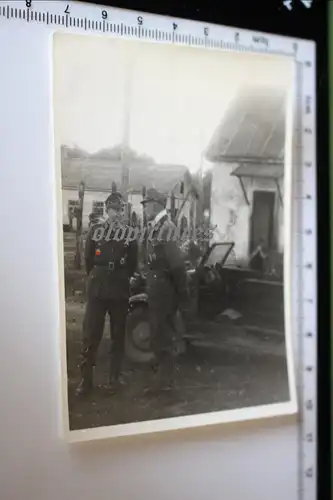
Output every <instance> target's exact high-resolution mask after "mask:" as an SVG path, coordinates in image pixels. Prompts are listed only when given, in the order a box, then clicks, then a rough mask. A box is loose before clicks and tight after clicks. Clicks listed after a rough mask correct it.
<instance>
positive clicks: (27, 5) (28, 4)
mask: <svg viewBox="0 0 333 500" xmlns="http://www.w3.org/2000/svg"><path fill="white" fill-rule="evenodd" d="M25 6H26V7H27V8H28V9H29V7H31V0H26V2H25Z"/></svg>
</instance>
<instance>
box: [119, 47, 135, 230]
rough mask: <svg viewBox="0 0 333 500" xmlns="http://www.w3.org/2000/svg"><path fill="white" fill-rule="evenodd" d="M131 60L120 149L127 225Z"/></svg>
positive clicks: (128, 70)
mask: <svg viewBox="0 0 333 500" xmlns="http://www.w3.org/2000/svg"><path fill="white" fill-rule="evenodd" d="M132 65H133V62H132V58H131V57H130V58H129V61H128V69H127V75H126V82H125V106H124V128H123V141H122V148H121V192H122V195H123V200H124V203H125V213H124V217H125V220H126V222H127V223H129V210H128V187H129V176H130V169H129V157H128V156H129V155H128V152H129V148H130V128H131V100H132V99H131V97H132V78H133V75H132V70H133V68H132Z"/></svg>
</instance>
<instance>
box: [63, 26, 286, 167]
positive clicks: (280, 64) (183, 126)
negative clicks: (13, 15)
mask: <svg viewBox="0 0 333 500" xmlns="http://www.w3.org/2000/svg"><path fill="white" fill-rule="evenodd" d="M290 68H291V64H290V61H289V60H286V59H285V58H283V57H278V58H277V57H273V56H265V55H260V56H257V55H249V54H236V53H234V52H233V53H231V52H224V51H215V50H205V49H196V48H191V47H179V46H178V47H176V46H172V45H162V44H158V43H148V42H135V41H130V40H117V39H112V38H107V37H99V36H87V35H68V34H56V35H55V39H54V96H55V99H54V103H55V122H56V123H55V126H56V128H57V141H58V143H60V144H67V145H69V146H73V145H77V146H79V147H81V148H83V149H86V150H87V151H89V152H94V151H97V150H99V149H101V148H108V147H112V146H114V145H115V144H119V143H121V142H122V141H123V140H127V139H126V137H125V129H126V122H125V116H126V115H129V116H130V119H129V126H128V127H127V128H128V130H129V134H128V143H129V146H130V147H131V148H133V149H135V150H136V151H137V152H138V153H144V154H147V155H149V156H152V157H153V158H154V159H155V160H156V161H158V162H161V163H177V164H184V165H186V166H188V167H189V168H190V169H191V170H196V169H197V168H198V167H199V164H200V157H201V153H202V151H203V150H204V149H205V148H206V147H207V146H208V143H209V141H210V139H211V137H212V135H213V133H214V131H215V129H216V127H217V125H218V124H219V122H220V121H221V119H222V118H223V114H224V112H225V110H226V107H227V105H228V103H229V102H230V100H231V99H232V98H233V97H234V95H235V93H236V92H237V90H238V89H239V87H240V86H243V85H244V84H250V85H253V84H255V85H256V84H258V85H269V86H275V87H288V86H289V85H290V75H291V71H290ZM128 82H130V83H128ZM128 111H129V113H128Z"/></svg>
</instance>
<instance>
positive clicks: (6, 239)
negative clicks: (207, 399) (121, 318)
mask: <svg viewBox="0 0 333 500" xmlns="http://www.w3.org/2000/svg"><path fill="white" fill-rule="evenodd" d="M51 44H52V37H51V32H50V31H48V29H47V27H44V26H38V27H36V26H35V27H34V28H32V27H31V26H29V25H26V24H23V23H22V24H20V23H18V22H14V21H5V20H4V19H0V47H1V49H0V53H1V68H2V74H1V78H0V90H1V93H0V96H1V97H0V115H1V119H0V127H1V134H0V165H1V168H0V172H1V173H0V176H1V178H0V189H1V195H0V200H1V212H0V213H1V222H2V223H1V246H0V268H1V280H0V287H1V315H0V317H1V335H0V388H1V389H0V397H1V399H0V401H1V411H0V460H1V462H0V497H1V500H13V499H15V500H21V499H22V500H59V499H62V500H70V499H71V500H72V499H80V500H91V499H92V498H94V497H96V498H98V499H99V500H103V499H107V500H110V498H112V500H129V499H133V500H134V499H138V498H142V499H143V498H146V499H158V500H171V499H173V500H177V499H179V500H184V499H191V500H196V499H198V500H202V499H203V498H205V499H207V500H221V499H223V500H242V499H244V500H261V499H262V500H267V498H269V499H270V500H275V499H276V500H281V499H285V500H287V499H288V500H296V498H297V472H298V471H297V428H296V425H294V424H284V425H281V424H279V423H278V422H275V423H274V422H271V423H270V424H268V423H266V424H265V425H264V424H258V423H256V424H255V425H254V424H253V425H251V426H247V427H244V426H242V427H239V428H237V427H236V428H234V429H229V428H228V427H220V428H211V429H209V430H203V429H201V430H199V431H189V432H177V433H168V434H164V435H160V436H150V437H147V436H146V437H138V438H135V439H133V438H132V439H126V440H118V441H112V442H110V441H109V442H102V443H95V444H92V443H90V444H89V443H88V444H84V445H83V444H82V445H75V446H73V445H72V446H70V445H68V444H66V443H65V442H64V441H63V440H62V438H61V434H60V414H61V409H60V362H59V345H58V297H57V255H56V245H55V236H56V235H55V218H56V209H55V189H54V171H53V150H52V134H53V129H52V111H51V92H52V89H51V79H52V74H51V67H52V52H51Z"/></svg>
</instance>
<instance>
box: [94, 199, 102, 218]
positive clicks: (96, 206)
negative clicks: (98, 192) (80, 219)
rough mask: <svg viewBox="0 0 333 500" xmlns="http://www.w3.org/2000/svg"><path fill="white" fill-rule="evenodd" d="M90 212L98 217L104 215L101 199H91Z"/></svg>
mask: <svg viewBox="0 0 333 500" xmlns="http://www.w3.org/2000/svg"><path fill="white" fill-rule="evenodd" d="M92 213H93V214H96V215H98V216H100V217H103V215H104V203H103V202H102V201H93V204H92Z"/></svg>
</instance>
